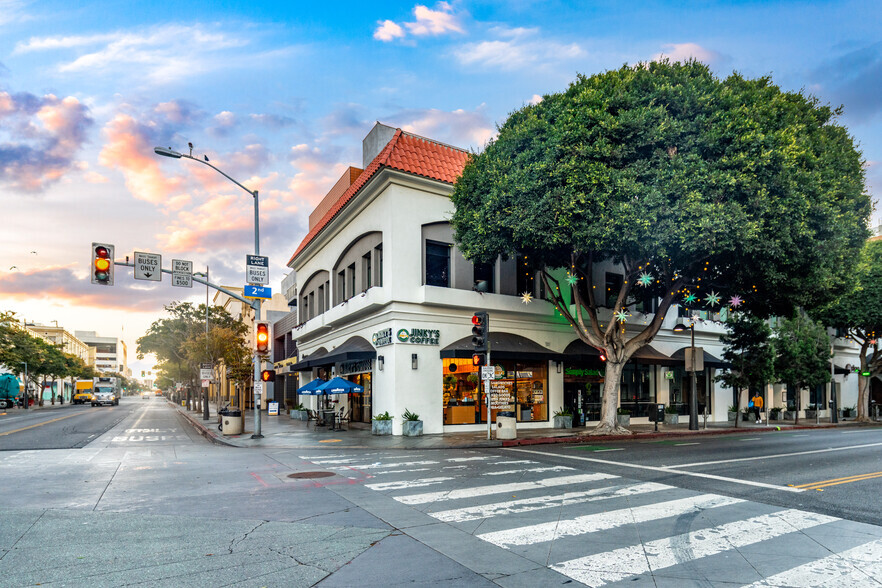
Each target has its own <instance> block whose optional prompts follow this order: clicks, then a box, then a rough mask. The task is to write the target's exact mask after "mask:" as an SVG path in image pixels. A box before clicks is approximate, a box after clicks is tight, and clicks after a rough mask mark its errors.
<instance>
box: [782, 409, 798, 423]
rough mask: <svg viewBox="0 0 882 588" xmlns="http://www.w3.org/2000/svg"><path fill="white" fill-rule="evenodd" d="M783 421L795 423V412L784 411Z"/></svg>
mask: <svg viewBox="0 0 882 588" xmlns="http://www.w3.org/2000/svg"><path fill="white" fill-rule="evenodd" d="M784 420H785V421H795V420H796V411H793V410H785V411H784Z"/></svg>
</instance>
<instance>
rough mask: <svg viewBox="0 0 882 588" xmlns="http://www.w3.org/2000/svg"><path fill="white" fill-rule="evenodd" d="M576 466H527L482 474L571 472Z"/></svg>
mask: <svg viewBox="0 0 882 588" xmlns="http://www.w3.org/2000/svg"><path fill="white" fill-rule="evenodd" d="M574 469H575V468H571V467H568V466H549V467H546V468H525V469H520V470H504V471H501V472H484V473H483V474H481V475H482V476H505V475H510V474H523V473H525V472H531V473H542V472H571V471H573V470H574Z"/></svg>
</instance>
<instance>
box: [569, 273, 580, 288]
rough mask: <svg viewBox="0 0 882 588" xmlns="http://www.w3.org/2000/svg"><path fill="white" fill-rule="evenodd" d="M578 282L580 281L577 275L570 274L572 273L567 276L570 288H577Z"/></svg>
mask: <svg viewBox="0 0 882 588" xmlns="http://www.w3.org/2000/svg"><path fill="white" fill-rule="evenodd" d="M578 281H579V276H577V275H575V274H570V273H568V274H567V284H569V285H570V286H575V285H576V282H578Z"/></svg>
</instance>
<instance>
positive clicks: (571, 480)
mask: <svg viewBox="0 0 882 588" xmlns="http://www.w3.org/2000/svg"><path fill="white" fill-rule="evenodd" d="M617 477H618V476H613V475H610V474H582V475H579V476H562V477H559V478H546V479H544V480H538V481H536V482H515V483H513V484H494V485H492V486H477V487H475V488H461V489H459V490H448V491H446V492H427V493H425V494H411V495H409V496H396V497H394V498H395V500H397V501H398V502H401V503H403V504H409V505H413V504H426V503H427V502H442V501H445V500H457V499H459V498H474V497H476V496H489V495H491V494H508V493H511V492H521V491H523V490H538V489H543V488H551V487H554V486H565V485H567V484H582V483H584V482H597V481H599V480H611V479H613V478H617ZM368 487H369V488H370V487H371V485H370V484H369V485H368Z"/></svg>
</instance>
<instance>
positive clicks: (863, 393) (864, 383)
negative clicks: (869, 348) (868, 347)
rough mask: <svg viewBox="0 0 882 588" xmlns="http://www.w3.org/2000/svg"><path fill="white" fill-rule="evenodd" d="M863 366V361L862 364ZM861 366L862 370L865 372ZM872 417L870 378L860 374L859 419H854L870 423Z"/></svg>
mask: <svg viewBox="0 0 882 588" xmlns="http://www.w3.org/2000/svg"><path fill="white" fill-rule="evenodd" d="M861 364H863V361H862V362H861ZM864 369H865V368H864V366H863V365H861V370H864ZM871 416H872V415H870V378H867V377H864V376H862V375H860V374H858V402H857V418H856V419H854V420H855V421H856V422H859V423H869V422H870V421H871V420H872V418H871Z"/></svg>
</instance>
